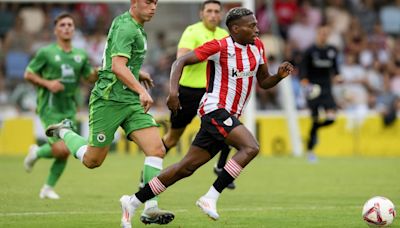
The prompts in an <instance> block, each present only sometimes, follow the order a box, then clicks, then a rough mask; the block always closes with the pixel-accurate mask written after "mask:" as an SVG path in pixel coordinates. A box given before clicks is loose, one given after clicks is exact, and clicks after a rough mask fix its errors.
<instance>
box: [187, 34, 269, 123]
mask: <svg viewBox="0 0 400 228" xmlns="http://www.w3.org/2000/svg"><path fill="white" fill-rule="evenodd" d="M194 52H195V54H196V56H197V58H199V59H200V60H205V59H208V63H207V87H206V93H205V94H204V96H203V98H202V100H201V102H200V106H199V110H198V114H199V115H200V116H203V115H204V114H207V113H210V112H212V111H215V110H217V109H220V108H224V109H226V110H227V111H228V112H230V113H231V115H234V116H236V117H239V116H240V115H241V114H242V111H243V109H244V107H245V105H246V103H247V101H248V100H249V95H250V94H251V91H252V89H253V87H254V84H255V80H256V74H257V70H258V67H259V65H262V64H265V63H266V61H267V60H266V57H265V51H264V45H263V44H262V42H261V41H260V39H258V38H257V39H256V40H255V42H254V44H248V45H246V46H244V45H241V44H239V43H236V42H234V41H233V39H232V38H231V37H230V36H228V37H225V38H223V39H221V40H212V41H209V42H207V43H205V44H203V45H202V46H200V47H198V48H196V49H194Z"/></svg>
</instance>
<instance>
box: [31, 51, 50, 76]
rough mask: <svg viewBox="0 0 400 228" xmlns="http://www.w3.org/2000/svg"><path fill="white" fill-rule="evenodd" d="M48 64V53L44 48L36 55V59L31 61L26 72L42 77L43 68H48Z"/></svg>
mask: <svg viewBox="0 0 400 228" xmlns="http://www.w3.org/2000/svg"><path fill="white" fill-rule="evenodd" d="M46 63H47V58H46V53H45V51H44V50H43V48H42V49H40V50H39V51H38V52H37V53H36V55H35V57H33V59H31V61H30V62H29V64H28V66H27V68H26V71H28V72H31V73H34V74H38V75H41V72H42V70H43V68H44V67H45V66H46Z"/></svg>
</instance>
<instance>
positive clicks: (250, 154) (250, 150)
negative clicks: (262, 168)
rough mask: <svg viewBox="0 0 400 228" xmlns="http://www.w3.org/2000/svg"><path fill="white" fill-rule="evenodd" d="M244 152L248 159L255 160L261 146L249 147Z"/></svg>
mask: <svg viewBox="0 0 400 228" xmlns="http://www.w3.org/2000/svg"><path fill="white" fill-rule="evenodd" d="M244 151H245V153H246V154H247V156H248V157H250V158H254V157H255V156H257V154H258V153H259V152H260V146H259V145H258V144H253V145H248V146H246V147H245V149H244Z"/></svg>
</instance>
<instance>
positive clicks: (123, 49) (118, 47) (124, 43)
mask: <svg viewBox="0 0 400 228" xmlns="http://www.w3.org/2000/svg"><path fill="white" fill-rule="evenodd" d="M134 31H135V30H134ZM134 31H132V30H131V29H128V28H118V29H116V31H115V34H114V39H113V41H112V46H111V57H114V56H124V57H126V58H128V59H130V58H131V51H132V44H133V43H134V42H135V36H136V32H134Z"/></svg>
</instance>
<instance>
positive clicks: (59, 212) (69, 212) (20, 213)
mask: <svg viewBox="0 0 400 228" xmlns="http://www.w3.org/2000/svg"><path fill="white" fill-rule="evenodd" d="M338 208H350V209H358V208H360V207H359V206H353V205H350V206H324V207H320V206H309V207H252V208H243V207H241V208H222V209H219V211H228V212H229V211H280V210H333V209H338ZM172 210H173V211H174V212H176V213H187V212H189V210H187V209H177V210H176V209H172ZM117 213H119V212H117V211H42V212H6V213H0V217H11V216H35V215H37V216H47V215H82V214H117Z"/></svg>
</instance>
